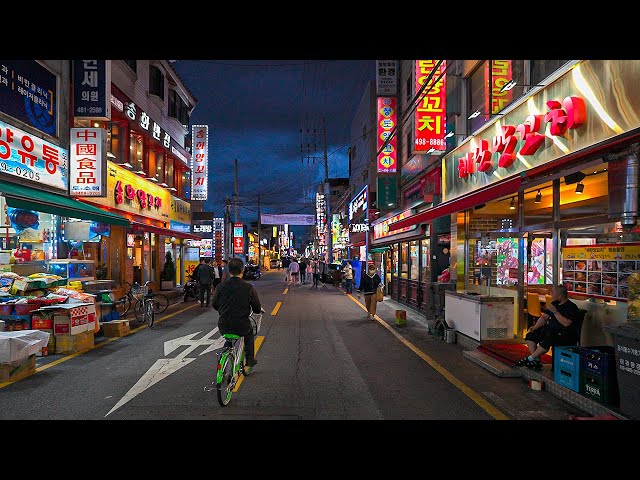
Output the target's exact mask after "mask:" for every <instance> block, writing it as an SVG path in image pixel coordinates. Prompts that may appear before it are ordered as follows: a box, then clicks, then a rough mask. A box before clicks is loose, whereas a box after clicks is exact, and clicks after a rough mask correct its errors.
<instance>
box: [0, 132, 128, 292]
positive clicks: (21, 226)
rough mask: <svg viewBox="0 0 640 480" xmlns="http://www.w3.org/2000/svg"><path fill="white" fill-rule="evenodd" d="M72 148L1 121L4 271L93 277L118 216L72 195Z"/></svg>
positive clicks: (123, 222)
mask: <svg viewBox="0 0 640 480" xmlns="http://www.w3.org/2000/svg"><path fill="white" fill-rule="evenodd" d="M68 156H69V152H68V150H66V149H63V148H61V147H59V146H57V145H54V144H52V143H50V142H48V141H46V140H44V139H42V138H40V137H38V136H37V135H33V134H30V133H28V132H26V131H24V130H22V129H20V128H18V127H16V126H15V125H12V124H8V123H5V122H2V121H0V159H1V160H0V167H1V169H0V170H1V171H0V193H1V196H0V208H1V210H2V213H3V214H2V222H1V225H0V228H1V231H0V234H1V240H0V246H1V247H2V248H1V249H0V254H1V255H2V259H1V260H0V264H2V265H3V266H2V269H3V270H4V271H11V272H14V273H17V274H19V275H23V276H27V275H30V274H32V273H43V272H50V273H54V274H56V275H60V276H64V277H67V278H70V279H71V280H73V279H80V280H94V279H96V278H98V277H99V276H101V269H100V268H99V266H100V261H101V258H102V255H103V252H104V248H105V247H104V246H105V245H106V244H107V243H108V241H107V240H108V237H109V233H110V230H111V228H113V227H116V226H128V225H129V221H128V220H127V219H125V218H122V217H120V216H119V215H116V214H113V213H110V212H106V211H103V210H101V209H99V208H96V207H93V206H91V205H87V204H85V203H83V202H80V201H77V200H74V199H72V198H70V197H69V196H68V194H67V189H68V182H69V168H68V163H67V160H68V158H69V157H68Z"/></svg>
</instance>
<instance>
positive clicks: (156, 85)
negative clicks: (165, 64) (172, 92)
mask: <svg viewBox="0 0 640 480" xmlns="http://www.w3.org/2000/svg"><path fill="white" fill-rule="evenodd" d="M149 93H151V94H152V95H156V96H158V97H160V98H161V99H163V100H164V75H163V74H162V71H161V70H160V69H159V68H158V67H155V66H153V65H150V66H149Z"/></svg>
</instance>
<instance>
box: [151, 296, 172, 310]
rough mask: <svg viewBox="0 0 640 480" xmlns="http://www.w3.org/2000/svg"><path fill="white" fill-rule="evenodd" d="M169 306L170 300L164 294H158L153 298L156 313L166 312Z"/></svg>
mask: <svg viewBox="0 0 640 480" xmlns="http://www.w3.org/2000/svg"><path fill="white" fill-rule="evenodd" d="M168 306H169V298H168V297H167V296H166V295H163V294H162V293H156V294H155V295H154V296H153V311H154V312H156V313H162V312H164V311H165V310H166V309H167V307H168Z"/></svg>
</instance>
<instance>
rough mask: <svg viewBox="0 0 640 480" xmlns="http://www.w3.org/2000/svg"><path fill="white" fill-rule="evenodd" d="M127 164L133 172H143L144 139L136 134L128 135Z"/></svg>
mask: <svg viewBox="0 0 640 480" xmlns="http://www.w3.org/2000/svg"><path fill="white" fill-rule="evenodd" d="M129 163H130V164H131V165H132V166H133V171H134V172H138V171H143V172H144V138H143V137H142V135H141V134H139V133H136V132H131V133H130V135H129Z"/></svg>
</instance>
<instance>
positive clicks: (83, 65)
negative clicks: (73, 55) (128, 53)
mask: <svg viewBox="0 0 640 480" xmlns="http://www.w3.org/2000/svg"><path fill="white" fill-rule="evenodd" d="M72 84H73V115H74V117H82V118H96V119H101V120H111V60H73V81H72Z"/></svg>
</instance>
